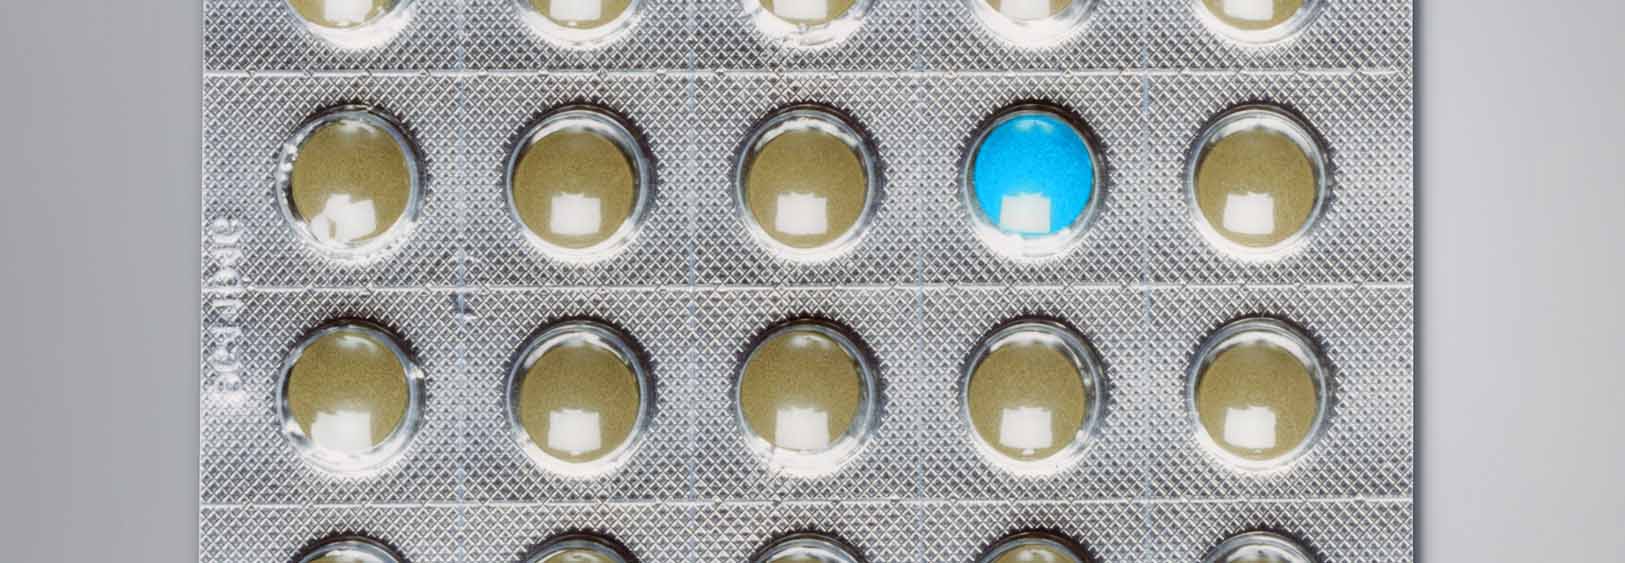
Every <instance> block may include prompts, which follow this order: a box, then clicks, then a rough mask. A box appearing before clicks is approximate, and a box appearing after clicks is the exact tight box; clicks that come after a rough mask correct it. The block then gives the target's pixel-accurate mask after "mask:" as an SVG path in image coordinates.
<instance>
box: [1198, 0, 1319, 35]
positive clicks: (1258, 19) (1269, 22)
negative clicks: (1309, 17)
mask: <svg viewBox="0 0 1625 563" xmlns="http://www.w3.org/2000/svg"><path fill="white" fill-rule="evenodd" d="M1202 5H1203V6H1205V7H1206V8H1207V11H1208V13H1210V14H1212V15H1213V17H1214V18H1217V19H1218V20H1219V21H1220V22H1222V23H1223V24H1224V25H1227V26H1230V27H1232V28H1235V29H1238V30H1242V31H1255V30H1261V29H1269V28H1272V27H1275V26H1278V25H1281V24H1283V23H1286V22H1287V20H1290V19H1292V17H1293V16H1296V15H1298V12H1299V11H1300V10H1302V9H1303V5H1304V0H1202Z"/></svg>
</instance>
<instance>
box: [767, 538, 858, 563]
mask: <svg viewBox="0 0 1625 563" xmlns="http://www.w3.org/2000/svg"><path fill="white" fill-rule="evenodd" d="M750 563H863V559H862V558H860V557H858V555H857V552H856V550H854V549H852V548H850V547H847V545H846V544H845V543H844V542H842V541H840V540H838V539H835V538H834V537H831V536H827V535H824V534H818V533H799V534H791V535H789V536H785V537H782V538H779V539H778V540H776V541H774V542H773V543H771V544H769V545H768V546H767V547H765V548H762V550H761V551H759V552H757V553H756V555H754V556H752V557H751V558H750Z"/></svg>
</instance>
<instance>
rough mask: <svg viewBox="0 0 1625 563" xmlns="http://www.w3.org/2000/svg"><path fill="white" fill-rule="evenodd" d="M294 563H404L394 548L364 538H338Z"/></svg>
mask: <svg viewBox="0 0 1625 563" xmlns="http://www.w3.org/2000/svg"><path fill="white" fill-rule="evenodd" d="M293 562H294V563H405V562H406V559H405V558H404V557H401V556H400V554H398V553H397V552H396V551H395V549H394V548H391V547H389V546H387V545H384V544H383V543H382V542H379V541H377V540H374V539H371V538H367V537H364V536H353V535H346V536H338V537H335V538H330V539H327V540H324V541H322V542H320V543H318V544H316V546H315V547H313V548H311V549H308V550H306V551H305V552H304V553H302V554H300V555H299V556H298V557H297V558H296V559H293Z"/></svg>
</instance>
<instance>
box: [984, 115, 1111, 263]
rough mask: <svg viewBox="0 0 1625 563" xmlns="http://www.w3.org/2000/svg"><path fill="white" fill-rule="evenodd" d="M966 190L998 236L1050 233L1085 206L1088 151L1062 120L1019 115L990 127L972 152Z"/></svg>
mask: <svg viewBox="0 0 1625 563" xmlns="http://www.w3.org/2000/svg"><path fill="white" fill-rule="evenodd" d="M971 187H972V193H973V194H974V196H975V198H974V200H975V202H976V205H977V206H978V207H981V209H982V213H983V214H985V215H986V217H987V219H988V220H989V221H991V222H992V223H993V226H995V227H997V228H998V229H999V230H1000V231H1003V232H1007V233H1014V234H1020V235H1026V236H1043V235H1052V234H1056V233H1059V232H1061V231H1063V230H1065V229H1067V228H1068V227H1071V226H1072V225H1073V223H1075V222H1077V220H1078V217H1080V216H1082V215H1083V213H1084V211H1085V210H1086V209H1087V208H1088V207H1089V199H1090V198H1091V197H1092V196H1093V195H1094V191H1095V160H1094V152H1093V150H1092V149H1091V147H1090V146H1089V143H1088V142H1087V141H1085V140H1084V138H1083V136H1082V135H1081V134H1079V132H1078V130H1077V129H1074V128H1073V127H1072V125H1071V124H1070V123H1068V122H1067V121H1066V120H1065V119H1062V118H1060V117H1059V116H1056V115H1053V114H1049V113H1041V112H1034V113H1021V114H1018V115H1016V116H1014V117H1011V118H1009V119H1007V120H1005V121H1003V122H1002V123H999V124H998V125H996V126H994V127H993V130H992V131H989V132H988V134H987V136H986V137H984V138H983V139H982V143H981V145H980V146H978V147H976V158H975V161H974V162H973V164H972V169H971Z"/></svg>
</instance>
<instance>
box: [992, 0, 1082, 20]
mask: <svg viewBox="0 0 1625 563" xmlns="http://www.w3.org/2000/svg"><path fill="white" fill-rule="evenodd" d="M986 1H987V3H988V4H989V5H991V6H992V7H993V9H994V10H996V11H998V13H999V15H1002V16H1004V17H1006V18H1009V19H1011V20H1013V21H1018V22H1032V21H1040V20H1045V19H1049V18H1051V17H1054V16H1055V15H1056V14H1059V13H1061V12H1063V11H1065V10H1066V9H1067V7H1068V6H1071V5H1072V1H1073V0H986Z"/></svg>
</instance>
